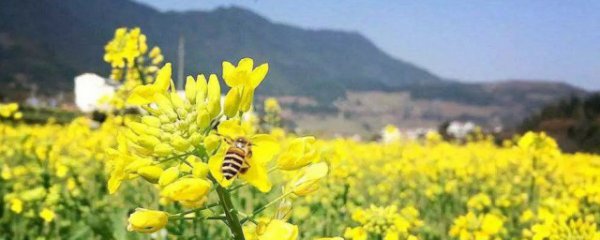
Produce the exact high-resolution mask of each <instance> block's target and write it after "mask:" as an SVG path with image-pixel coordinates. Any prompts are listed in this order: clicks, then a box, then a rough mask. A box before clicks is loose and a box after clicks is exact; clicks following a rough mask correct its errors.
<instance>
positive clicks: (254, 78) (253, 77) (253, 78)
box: [250, 63, 269, 89]
mask: <svg viewBox="0 0 600 240" xmlns="http://www.w3.org/2000/svg"><path fill="white" fill-rule="evenodd" d="M267 72H269V64H268V63H265V64H261V65H260V66H258V67H257V68H256V69H254V71H252V74H250V85H251V86H252V89H255V88H256V87H258V85H259V84H260V83H261V82H262V81H263V79H265V76H267Z"/></svg>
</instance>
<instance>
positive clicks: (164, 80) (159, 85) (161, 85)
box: [153, 63, 171, 92]
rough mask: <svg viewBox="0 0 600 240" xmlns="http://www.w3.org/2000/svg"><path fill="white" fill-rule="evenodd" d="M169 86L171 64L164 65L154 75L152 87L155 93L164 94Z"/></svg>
mask: <svg viewBox="0 0 600 240" xmlns="http://www.w3.org/2000/svg"><path fill="white" fill-rule="evenodd" d="M170 84H171V63H167V64H165V66H163V67H162V68H161V69H160V70H159V71H158V74H157V75H156V81H155V82H154V84H153V86H154V87H155V88H156V90H157V91H160V92H165V91H167V89H168V88H169V85H170Z"/></svg>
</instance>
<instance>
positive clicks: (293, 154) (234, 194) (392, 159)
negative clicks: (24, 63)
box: [0, 29, 600, 240]
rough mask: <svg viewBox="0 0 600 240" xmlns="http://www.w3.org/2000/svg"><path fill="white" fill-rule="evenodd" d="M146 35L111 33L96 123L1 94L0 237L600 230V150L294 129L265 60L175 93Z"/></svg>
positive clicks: (409, 235) (226, 65)
mask: <svg viewBox="0 0 600 240" xmlns="http://www.w3.org/2000/svg"><path fill="white" fill-rule="evenodd" d="M145 38H146V37H145V36H144V35H143V33H141V32H140V30H139V29H132V30H127V29H119V30H117V31H116V34H115V39H113V40H112V41H110V42H109V43H108V44H107V47H106V56H105V60H106V61H107V62H108V63H110V64H111V66H112V67H113V75H115V79H118V80H121V81H122V82H123V84H122V85H121V88H120V89H119V91H118V92H117V94H115V96H109V97H107V98H106V99H105V101H106V102H108V103H110V104H111V105H112V106H113V107H114V109H115V111H113V112H110V113H109V114H108V117H107V119H106V121H104V122H102V123H98V122H95V121H93V120H91V119H90V118H88V117H80V118H77V119H75V120H73V121H72V122H71V123H69V124H66V125H61V124H57V123H55V122H54V121H53V120H52V119H49V120H48V122H47V123H46V124H42V125H28V124H25V123H22V122H20V120H19V119H21V118H22V113H20V112H19V111H18V105H16V104H3V105H1V106H0V118H1V119H2V123H1V124H0V143H1V144H0V172H1V178H0V193H1V195H2V198H1V199H0V217H1V218H0V238H2V239H236V240H240V239H260V240H267V239H354V240H361V239H385V240H393V239H411V240H413V239H460V240H469V239H473V240H485V239H490V240H492V239H540V240H541V239H600V231H598V229H597V225H598V223H599V222H600V156H596V155H590V154H580V153H578V154H565V153H561V151H560V150H559V148H558V146H557V144H556V142H555V141H554V140H553V139H552V138H550V137H548V136H547V135H545V134H544V133H532V132H530V133H527V134H525V135H524V136H522V137H520V138H517V139H515V140H514V141H506V142H504V144H503V145H502V146H498V145H496V144H495V143H494V142H493V141H492V139H491V138H490V137H488V136H485V135H477V136H475V137H474V138H473V139H471V141H468V142H467V143H461V144H459V143H452V142H446V141H443V140H442V137H441V136H440V135H438V134H436V133H433V132H431V133H429V134H427V136H426V138H425V139H422V140H406V139H402V138H400V137H398V136H397V133H398V129H396V128H395V127H393V126H388V127H386V129H385V130H384V136H383V141H377V142H375V141H358V140H353V139H350V138H334V139H326V138H321V137H319V136H310V135H308V136H305V135H297V134H295V133H293V132H292V131H289V130H285V129H283V128H281V123H280V117H279V113H280V111H281V107H280V106H279V104H278V102H277V100H275V99H273V98H269V99H267V100H266V101H265V104H264V105H265V108H264V111H260V112H259V111H254V110H253V105H254V104H255V101H254V91H255V89H257V88H258V87H260V84H261V82H262V81H263V80H264V79H265V77H266V76H267V75H268V71H269V65H268V64H267V63H255V62H254V61H253V60H252V59H251V58H244V59H240V60H236V61H235V62H228V61H225V62H223V67H222V69H221V70H218V69H215V72H217V73H218V74H206V75H203V74H201V73H199V74H198V75H196V76H189V77H188V78H187V80H186V84H185V89H184V93H183V94H179V93H177V92H176V91H175V88H174V85H173V81H172V77H171V74H172V69H171V65H170V64H169V63H165V64H163V63H162V61H163V60H162V59H163V57H162V55H161V54H160V49H159V48H153V50H151V51H150V52H148V46H147V45H146V39H145ZM117 75H118V76H119V77H116V76H117ZM270 81H276V79H270ZM221 93H224V95H223V96H221ZM222 98H223V99H222ZM126 108H132V109H136V110H137V111H135V113H133V114H132V113H125V111H124V109H126Z"/></svg>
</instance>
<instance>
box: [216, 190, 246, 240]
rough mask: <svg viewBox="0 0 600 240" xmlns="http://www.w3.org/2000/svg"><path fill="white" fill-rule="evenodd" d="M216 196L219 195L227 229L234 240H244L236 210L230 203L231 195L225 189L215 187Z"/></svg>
mask: <svg viewBox="0 0 600 240" xmlns="http://www.w3.org/2000/svg"><path fill="white" fill-rule="evenodd" d="M217 194H218V195H219V200H220V201H219V203H220V204H221V206H222V207H223V211H224V212H225V218H226V219H227V222H228V224H227V225H228V226H229V229H230V230H231V233H232V234H233V238H234V239H235V240H245V238H244V231H243V230H242V224H241V223H240V220H239V218H238V214H237V210H236V209H235V208H234V207H233V203H232V202H231V195H230V194H229V192H228V191H227V189H225V188H223V187H221V186H217Z"/></svg>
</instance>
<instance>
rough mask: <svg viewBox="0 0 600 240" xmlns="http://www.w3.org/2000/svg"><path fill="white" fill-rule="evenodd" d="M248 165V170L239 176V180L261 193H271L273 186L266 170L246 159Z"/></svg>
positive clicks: (259, 164)
mask: <svg viewBox="0 0 600 240" xmlns="http://www.w3.org/2000/svg"><path fill="white" fill-rule="evenodd" d="M248 164H249V165H250V168H248V171H247V172H246V173H244V174H241V175H240V178H242V179H243V180H244V181H246V182H248V183H249V184H250V185H252V186H254V187H256V188H257V189H258V190H259V191H261V192H268V191H271V187H272V186H273V185H272V184H271V181H270V180H269V176H268V175H267V169H265V166H264V164H262V163H261V162H257V161H252V159H248Z"/></svg>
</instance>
